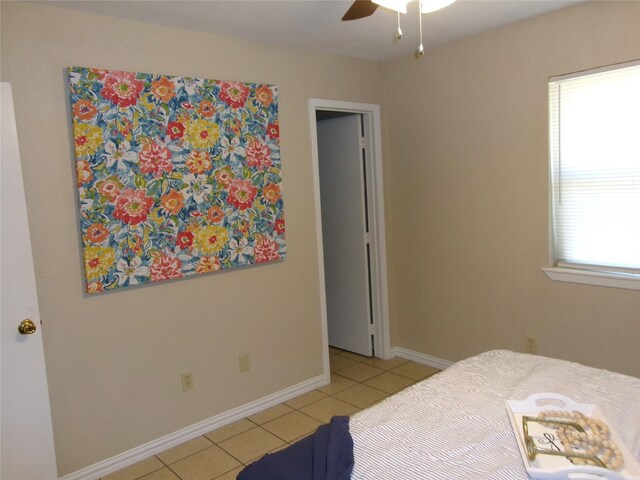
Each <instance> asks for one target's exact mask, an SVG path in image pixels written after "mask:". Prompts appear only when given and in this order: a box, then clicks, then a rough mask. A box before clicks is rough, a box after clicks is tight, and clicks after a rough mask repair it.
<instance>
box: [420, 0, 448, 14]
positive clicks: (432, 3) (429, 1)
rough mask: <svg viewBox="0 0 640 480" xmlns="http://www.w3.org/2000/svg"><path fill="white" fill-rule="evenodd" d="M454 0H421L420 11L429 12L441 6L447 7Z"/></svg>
mask: <svg viewBox="0 0 640 480" xmlns="http://www.w3.org/2000/svg"><path fill="white" fill-rule="evenodd" d="M455 1H456V0H422V4H421V6H420V12H421V13H431V12H435V11H436V10H440V9H441V8H444V7H448V6H449V5H451V4H452V3H453V2H455Z"/></svg>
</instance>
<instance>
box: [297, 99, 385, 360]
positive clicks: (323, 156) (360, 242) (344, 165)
mask: <svg viewBox="0 0 640 480" xmlns="http://www.w3.org/2000/svg"><path fill="white" fill-rule="evenodd" d="M309 113H310V123H311V137H312V149H313V152H312V153H313V162H314V187H315V200H316V227H317V232H318V233H317V236H318V247H319V248H318V251H319V254H318V255H319V264H320V290H321V291H320V297H321V303H322V315H323V324H324V325H323V330H324V332H323V333H324V339H323V340H324V341H325V345H327V349H326V352H325V356H326V362H325V369H326V371H327V372H328V370H329V369H328V345H333V346H335V347H338V348H341V349H344V350H349V351H354V352H356V353H360V354H362V355H367V356H371V355H375V356H377V357H380V358H387V357H388V352H389V350H390V345H389V329H388V302H387V278H386V271H387V270H386V257H385V235H384V208H383V205H384V197H383V183H382V152H381V138H380V136H381V133H380V113H379V106H378V105H371V104H356V103H350V102H336V101H329V100H317V99H312V100H310V104H309Z"/></svg>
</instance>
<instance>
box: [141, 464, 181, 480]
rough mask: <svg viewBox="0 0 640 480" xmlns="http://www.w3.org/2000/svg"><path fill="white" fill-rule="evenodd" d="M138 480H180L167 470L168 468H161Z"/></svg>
mask: <svg viewBox="0 0 640 480" xmlns="http://www.w3.org/2000/svg"><path fill="white" fill-rule="evenodd" d="M140 480H180V477H179V476H177V475H176V474H175V473H173V472H172V471H171V470H169V468H168V467H164V468H161V469H160V470H156V471H155V472H153V473H150V474H149V475H145V476H144V477H142V478H140Z"/></svg>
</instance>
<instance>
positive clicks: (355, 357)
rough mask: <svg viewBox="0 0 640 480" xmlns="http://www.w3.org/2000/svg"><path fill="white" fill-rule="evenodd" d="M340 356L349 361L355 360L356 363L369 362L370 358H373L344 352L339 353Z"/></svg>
mask: <svg viewBox="0 0 640 480" xmlns="http://www.w3.org/2000/svg"><path fill="white" fill-rule="evenodd" d="M338 355H340V356H341V357H345V358H348V359H349V360H354V361H356V362H362V361H363V360H368V359H369V358H371V357H366V356H364V355H360V354H358V353H353V352H345V351H344V350H343V351H342V352H340V353H338Z"/></svg>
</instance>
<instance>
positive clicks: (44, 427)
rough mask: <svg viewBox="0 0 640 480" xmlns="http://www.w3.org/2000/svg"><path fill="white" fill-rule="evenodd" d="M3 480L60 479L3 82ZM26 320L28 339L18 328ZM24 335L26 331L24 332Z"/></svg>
mask: <svg viewBox="0 0 640 480" xmlns="http://www.w3.org/2000/svg"><path fill="white" fill-rule="evenodd" d="M0 111H1V115H2V132H1V136H0V143H1V155H0V164H1V167H2V170H1V174H2V183H1V187H2V191H1V199H0V202H1V207H2V211H1V214H2V217H1V219H2V224H1V241H2V245H1V252H0V253H1V255H2V258H1V260H0V261H1V263H2V267H1V270H2V277H1V280H2V307H1V326H2V330H1V331H0V332H1V334H2V335H1V337H0V340H1V344H0V346H1V348H2V350H1V360H2V372H1V373H2V377H1V379H2V380H1V382H2V383H1V385H0V386H1V392H2V393H1V402H2V403H1V409H2V424H1V430H2V443H1V444H0V449H1V451H2V455H1V459H0V460H1V462H2V463H1V465H2V466H1V469H0V478H2V480H53V479H56V478H58V474H57V468H56V458H55V451H54V447H53V432H52V427H51V411H50V407H49V391H48V388H47V376H46V371H45V364H44V351H43V348H42V328H41V325H40V315H39V312H38V299H37V294H36V283H35V276H34V271H33V259H32V256H31V240H30V238H29V225H28V222H27V207H26V203H25V198H24V186H23V183H22V169H21V166H20V153H19V150H18V136H17V133H16V124H15V118H14V113H13V100H12V96H11V86H10V85H9V84H8V83H4V82H2V100H1V103H0ZM25 319H30V320H31V321H32V322H33V324H34V325H35V327H36V330H35V332H33V333H32V334H21V333H19V331H18V325H19V324H20V323H21V322H22V321H23V320H25ZM26 330H27V331H28V328H27V329H26Z"/></svg>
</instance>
